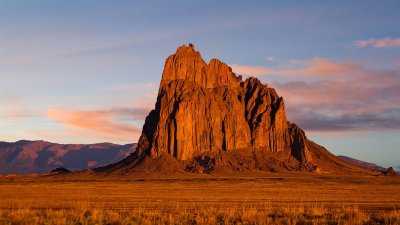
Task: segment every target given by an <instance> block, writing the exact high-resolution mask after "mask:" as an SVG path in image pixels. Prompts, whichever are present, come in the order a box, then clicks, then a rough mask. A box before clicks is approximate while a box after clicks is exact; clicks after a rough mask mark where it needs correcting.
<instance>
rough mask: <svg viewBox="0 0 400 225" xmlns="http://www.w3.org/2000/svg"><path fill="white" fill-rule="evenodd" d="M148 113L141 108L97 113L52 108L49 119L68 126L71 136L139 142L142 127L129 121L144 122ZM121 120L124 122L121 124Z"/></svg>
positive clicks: (115, 109)
mask: <svg viewBox="0 0 400 225" xmlns="http://www.w3.org/2000/svg"><path fill="white" fill-rule="evenodd" d="M147 113H148V110H147V109H140V108H112V109H107V110H97V111H96V110H94V111H82V110H77V111H64V110H61V109H59V108H50V109H49V110H48V111H47V117H48V118H49V119H51V120H55V121H58V122H60V123H62V124H63V125H65V126H67V128H68V131H69V133H70V134H71V135H76V136H92V137H101V138H104V137H109V138H110V139H118V140H137V139H138V138H139V136H140V134H141V127H137V126H135V125H131V124H130V123H128V121H130V120H133V119H136V120H144V118H145V116H146V115H147ZM121 120H124V121H123V122H121ZM72 128H79V129H81V130H79V129H72Z"/></svg>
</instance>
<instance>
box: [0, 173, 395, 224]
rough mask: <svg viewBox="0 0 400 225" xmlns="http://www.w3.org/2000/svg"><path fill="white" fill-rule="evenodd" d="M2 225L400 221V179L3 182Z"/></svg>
mask: <svg viewBox="0 0 400 225" xmlns="http://www.w3.org/2000/svg"><path fill="white" fill-rule="evenodd" d="M0 224H400V179H399V178H398V177H393V178H389V177H271V178H243V179H240V178H226V179H224V178H204V179H203V178H197V179H133V180H112V181H106V180H96V181H78V180H75V181H74V180H64V181H63V180H61V179H58V180H46V179H37V180H35V179H31V180H29V179H25V180H24V179H15V180H9V179H8V180H7V179H0Z"/></svg>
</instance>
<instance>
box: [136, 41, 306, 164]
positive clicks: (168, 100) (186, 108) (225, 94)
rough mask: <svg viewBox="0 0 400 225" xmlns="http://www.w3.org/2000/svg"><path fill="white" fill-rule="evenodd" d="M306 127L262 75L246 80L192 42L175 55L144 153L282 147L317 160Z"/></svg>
mask: <svg viewBox="0 0 400 225" xmlns="http://www.w3.org/2000/svg"><path fill="white" fill-rule="evenodd" d="M305 140H306V136H305V134H304V132H303V131H302V130H301V129H300V128H298V127H297V126H296V125H294V124H290V123H288V122H287V120H286V114H285V104H284V101H283V99H282V98H281V97H279V96H278V95H277V93H276V92H275V90H274V89H273V88H269V87H268V86H267V85H264V84H262V83H261V82H260V81H259V80H258V79H256V78H248V79H246V80H245V81H242V77H241V76H236V75H235V74H234V73H233V72H232V69H231V68H230V67H229V66H228V65H226V64H225V63H223V62H221V61H220V60H218V59H212V60H210V62H209V63H208V64H207V63H205V62H204V60H203V59H202V57H201V55H200V53H199V52H197V51H196V50H195V49H194V46H193V45H192V44H189V46H181V47H179V48H178V49H177V51H176V53H175V54H173V55H171V56H169V57H168V58H167V60H166V63H165V68H164V71H163V75H162V80H161V83H160V89H159V93H158V98H157V103H156V106H155V109H154V110H153V111H152V112H150V114H149V116H148V117H147V118H146V122H145V125H144V128H143V133H142V135H141V137H140V140H139V143H138V157H139V158H144V157H146V156H150V157H151V158H155V157H158V156H161V155H163V154H169V155H172V156H173V157H175V158H177V159H179V160H188V159H193V158H195V157H196V156H199V155H204V154H207V153H211V152H217V151H221V150H222V151H225V152H228V153H229V152H232V151H239V150H240V149H247V150H248V149H253V151H256V152H282V153H284V154H287V155H288V157H294V158H295V159H297V160H298V161H299V162H308V161H311V160H312V159H311V154H310V153H309V152H308V148H307V144H306V142H305Z"/></svg>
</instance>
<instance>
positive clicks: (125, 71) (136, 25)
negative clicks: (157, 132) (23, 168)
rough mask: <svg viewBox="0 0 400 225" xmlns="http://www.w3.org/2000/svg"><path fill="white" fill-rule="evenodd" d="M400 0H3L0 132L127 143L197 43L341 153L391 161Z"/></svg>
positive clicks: (396, 121)
mask: <svg viewBox="0 0 400 225" xmlns="http://www.w3.org/2000/svg"><path fill="white" fill-rule="evenodd" d="M398 12H400V2H399V1H340V0H339V1H183V0H182V1H161V0H160V1H142V2H140V1H124V0H116V1H103V0H96V1H95V0H85V1H73V0H72V1H71V0H37V1H34V0H29V1H27V0H19V1H14V0H1V1H0V27H1V29H0V140H1V141H17V140H20V139H29V140H47V141H51V142H57V143H97V142H113V143H120V144H123V143H132V142H137V140H138V138H139V136H140V133H141V129H142V126H143V124H144V118H145V117H146V115H147V114H148V112H149V111H150V110H151V109H152V108H154V104H155V101H156V97H157V91H158V86H159V82H160V79H161V73H162V70H163V66H164V62H165V59H166V58H167V57H168V56H169V55H171V54H173V53H174V52H175V50H176V48H177V47H178V46H181V45H183V44H186V45H187V44H188V43H189V42H190V43H194V45H195V47H196V49H197V50H198V51H200V52H201V54H202V56H203V58H204V59H205V60H206V61H209V60H210V59H211V58H219V59H221V60H222V61H224V62H226V63H227V64H228V65H230V66H231V67H232V68H233V71H234V72H235V73H237V74H242V75H244V77H246V76H256V77H258V78H259V79H260V80H261V81H262V82H263V83H266V84H267V85H269V86H271V87H273V88H275V89H276V90H277V92H278V94H279V95H281V96H283V98H284V100H285V105H286V109H287V117H288V120H289V121H291V122H295V123H297V124H299V125H300V127H302V128H303V129H304V130H305V131H306V135H307V136H308V138H309V139H311V140H314V141H315V142H317V143H319V144H320V145H322V146H324V147H326V148H327V149H328V150H330V151H331V152H333V153H334V154H337V155H346V156H350V157H354V158H357V159H360V160H365V161H369V162H374V163H378V164H380V165H383V166H386V167H388V166H393V167H398V169H400V147H399V146H400V13H398Z"/></svg>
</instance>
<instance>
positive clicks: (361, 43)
mask: <svg viewBox="0 0 400 225" xmlns="http://www.w3.org/2000/svg"><path fill="white" fill-rule="evenodd" d="M354 45H355V46H356V47H357V48H364V47H367V46H372V47H374V48H395V47H400V37H398V38H382V39H374V38H370V39H366V40H357V41H355V42H354Z"/></svg>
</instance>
